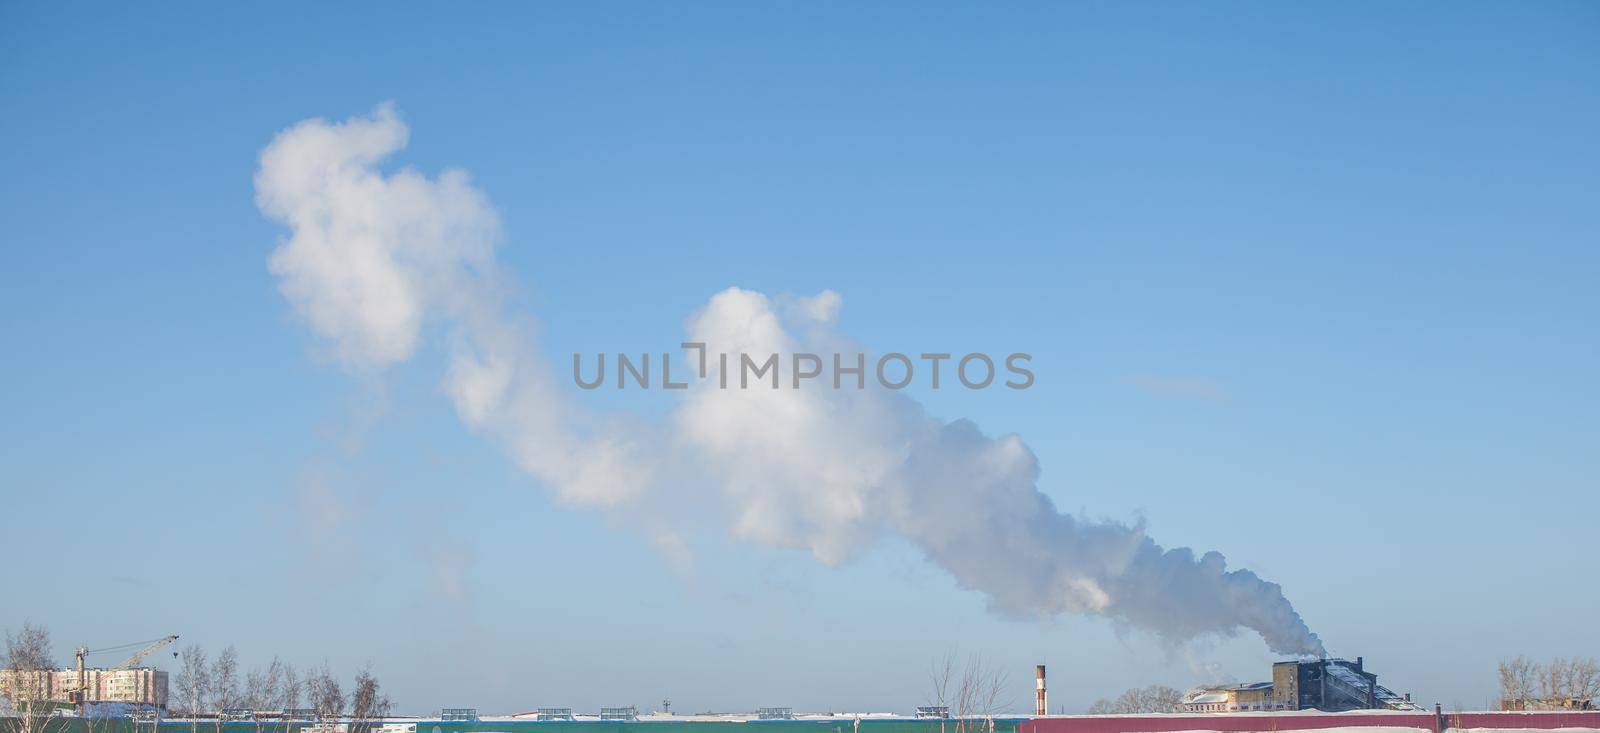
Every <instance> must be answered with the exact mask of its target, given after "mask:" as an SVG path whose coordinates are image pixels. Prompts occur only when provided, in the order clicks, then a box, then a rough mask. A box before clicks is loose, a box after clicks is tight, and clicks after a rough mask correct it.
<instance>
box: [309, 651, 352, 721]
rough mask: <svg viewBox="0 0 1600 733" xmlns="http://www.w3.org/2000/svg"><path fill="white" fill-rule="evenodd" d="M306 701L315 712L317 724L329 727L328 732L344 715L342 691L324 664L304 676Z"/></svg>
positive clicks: (337, 681)
mask: <svg viewBox="0 0 1600 733" xmlns="http://www.w3.org/2000/svg"><path fill="white" fill-rule="evenodd" d="M306 699H307V701H308V702H309V703H310V704H311V707H312V709H314V710H316V712H317V721H318V722H320V723H322V724H323V725H326V726H329V730H332V726H336V725H338V723H339V718H340V717H341V716H342V715H344V702H345V701H344V690H343V689H342V688H340V687H339V680H337V679H334V677H333V673H332V672H329V671H328V664H327V663H326V662H324V663H323V664H322V669H318V670H314V671H312V672H311V673H309V674H308V675H307V676H306Z"/></svg>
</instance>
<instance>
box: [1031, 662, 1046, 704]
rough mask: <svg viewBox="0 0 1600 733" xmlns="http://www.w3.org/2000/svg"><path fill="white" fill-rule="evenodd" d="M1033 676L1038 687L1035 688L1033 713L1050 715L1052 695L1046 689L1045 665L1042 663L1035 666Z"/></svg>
mask: <svg viewBox="0 0 1600 733" xmlns="http://www.w3.org/2000/svg"><path fill="white" fill-rule="evenodd" d="M1033 677H1034V684H1035V685H1036V686H1037V688H1038V689H1036V690H1034V703H1033V714H1034V715H1048V714H1050V697H1049V695H1048V694H1047V693H1046V692H1045V691H1044V665H1042V664H1041V665H1039V666H1037V667H1034V668H1033Z"/></svg>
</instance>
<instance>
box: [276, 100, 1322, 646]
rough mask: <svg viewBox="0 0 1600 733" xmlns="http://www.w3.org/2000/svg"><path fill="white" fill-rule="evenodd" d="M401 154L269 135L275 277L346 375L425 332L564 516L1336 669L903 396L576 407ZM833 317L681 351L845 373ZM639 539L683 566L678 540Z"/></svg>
mask: <svg viewBox="0 0 1600 733" xmlns="http://www.w3.org/2000/svg"><path fill="white" fill-rule="evenodd" d="M407 138H408V129H407V127H406V125H405V124H404V123H403V122H402V121H401V120H400V119H399V117H398V115H397V114H396V112H395V110H394V108H393V107H392V106H390V105H381V106H379V107H378V108H377V109H376V110H375V111H374V112H373V113H372V115H371V116H369V117H357V118H353V119H350V120H347V121H345V122H342V123H330V122H328V121H326V120H321V119H313V120H307V121H304V122H301V123H299V124H297V125H295V126H293V127H291V128H289V129H287V130H284V131H283V132H281V133H279V134H278V135H277V137H275V138H274V139H273V141H272V142H271V144H269V145H268V146H267V147H266V149H264V150H263V151H262V153H261V161H260V169H259V170H258V172H257V173H256V177H255V185H256V194H257V205H258V206H259V208H260V209H261V211H262V212H263V213H264V214H265V215H267V216H268V217H270V218H272V219H274V220H276V221H278V222H280V223H282V224H283V225H284V226H285V227H287V229H288V231H289V234H288V236H287V237H286V238H284V239H283V240H282V241H280V243H279V245H278V247H277V249H276V250H275V251H274V252H273V254H272V256H271V259H270V268H271V271H272V272H273V274H274V275H276V276H277V278H278V280H279V287H280V290H281V292H282V293H283V295H284V297H285V298H286V299H287V300H288V301H289V303H290V304H291V305H292V306H293V307H294V309H295V310H296V312H297V313H298V314H299V315H300V316H302V317H303V318H304V319H305V321H306V323H307V324H308V325H309V326H310V327H311V330H312V331H313V332H315V333H316V334H317V335H318V336H319V337H320V338H321V340H322V341H323V342H325V343H326V344H327V345H328V346H329V348H330V353H331V355H332V356H333V358H335V359H336V360H337V361H338V362H339V363H341V364H343V365H344V366H345V367H346V368H348V369H350V370H351V371H353V372H356V373H361V374H364V373H372V372H376V371H380V370H382V369H384V368H387V367H391V366H394V365H396V364H399V363H402V362H404V361H406V360H407V359H409V358H410V357H411V356H412V355H413V354H414V353H415V352H416V350H417V348H418V344H419V341H420V338H421V335H422V334H423V332H424V330H425V329H427V328H429V327H430V326H433V327H437V328H438V329H440V331H441V332H442V333H444V334H445V335H446V341H447V343H448V344H449V347H448V348H449V349H450V367H449V370H448V374H447V376H446V378H445V391H446V393H447V394H448V395H449V396H450V399H451V400H452V402H453V403H454V405H455V408H456V411H457V414H458V415H459V416H460V418H461V420H462V421H463V422H464V423H465V424H466V425H467V426H469V427H470V428H471V429H473V430H474V431H476V432H478V433H480V434H482V435H484V436H486V437H487V438H489V439H491V440H493V441H494V442H496V443H497V444H499V445H500V446H501V447H502V448H503V449H504V450H505V452H506V453H507V455H508V456H510V457H511V458H512V460H514V461H515V462H516V463H517V465H518V466H519V467H520V468H522V469H523V470H524V471H526V472H527V473H529V474H530V475H532V476H534V477H535V478H537V479H538V480H539V481H540V482H541V483H542V484H544V485H545V486H547V487H548V488H549V489H550V490H551V491H552V492H554V494H555V496H556V497H557V498H558V500H560V501H561V502H563V503H565V504H568V505H574V506H585V507H593V508H598V509H603V510H607V511H611V512H616V513H619V514H627V513H629V512H636V513H637V512H638V508H639V507H644V506H649V505H650V504H651V503H652V502H658V501H662V500H664V498H670V500H671V501H672V502H674V503H680V502H695V503H700V504H703V505H706V506H712V507H715V508H716V509H717V510H718V512H719V514H721V515H725V516H727V517H728V521H729V525H730V526H729V531H731V532H732V533H733V535H735V536H736V537H738V538H740V539H742V540H745V541H749V542H756V543H762V544H766V545H771V546H778V547H788V548H796V549H802V550H805V551H808V552H810V553H811V554H812V555H813V556H814V557H815V558H816V559H817V560H819V561H821V562H823V563H827V564H830V565H833V564H838V563H841V562H843V561H845V560H847V559H848V558H850V557H851V556H852V555H853V554H854V553H856V552H858V551H859V550H860V549H861V548H863V547H864V546H866V545H868V544H870V543H872V542H873V541H875V540H876V539H878V538H880V537H883V536H885V535H888V534H894V535H899V536H901V537H904V538H905V539H907V540H909V541H910V542H912V543H913V544H914V545H916V546H917V547H918V548H920V549H921V550H922V552H923V553H925V554H926V556H927V557H928V558H929V559H930V560H932V561H933V562H935V563H937V564H939V565H940V566H941V567H943V568H944V569H945V570H947V571H948V572H949V573H950V574H951V576H952V577H954V579H955V580H956V582H957V583H959V584H960V585H961V586H963V587H966V588H970V589H973V590H977V591H980V592H982V593H984V594H985V595H986V597H987V598H988V599H989V602H990V606H991V608H992V609H993V610H995V611H996V612H999V613H1003V614H1006V615H1009V616H1015V617H1034V618H1040V617H1050V616H1053V615H1056V614H1061V613H1075V614H1095V615H1100V616H1105V617H1108V618H1110V619H1113V620H1115V621H1116V622H1119V623H1124V624H1128V625H1131V626H1135V627H1138V628H1142V629H1146V630H1149V631H1152V632H1154V633H1156V634H1158V635H1159V636H1161V637H1162V638H1164V639H1166V640H1169V641H1171V642H1173V643H1183V642H1186V641H1188V640H1190V639H1194V638H1196V637H1199V636H1204V635H1212V634H1215V635H1233V634H1236V633H1238V631H1239V630H1241V629H1249V630H1253V631H1255V632H1257V633H1258V634H1260V635H1261V637H1262V639H1263V640H1265V641H1266V643H1267V645H1268V646H1269V647H1271V648H1272V649H1273V650H1274V651H1276V652H1279V653H1285V654H1320V653H1322V652H1323V647H1322V643H1321V641H1320V640H1319V639H1318V638H1317V636H1316V635H1315V634H1313V633H1311V631H1310V630H1309V629H1308V628H1307V627H1306V624H1305V623H1304V622H1303V621H1302V620H1301V618H1300V616H1299V614H1297V613H1296V612H1295V610H1294V608H1293V606H1291V605H1290V603H1289V602H1288V600H1287V599H1285V598H1284V596H1283V593H1282V592H1281V590H1280V588H1279V587H1278V585H1277V584H1275V583H1270V582H1267V581H1264V580H1262V579H1261V578H1259V577H1257V576H1256V575H1255V574H1254V573H1251V572H1250V571H1248V570H1229V569H1228V568H1227V563H1226V561H1225V560H1224V558H1223V557H1222V555H1220V554H1218V553H1216V552H1208V553H1205V554H1204V555H1201V556H1199V557H1196V556H1195V554H1194V552H1193V551H1191V550H1189V549H1188V548H1175V549H1170V550H1168V549H1164V548H1162V547H1161V546H1160V545H1158V544H1156V543H1155V542H1154V541H1153V540H1151V539H1150V538H1149V537H1147V536H1146V534H1145V529H1144V527H1143V526H1142V524H1140V525H1134V526H1128V525H1124V524H1120V523H1116V522H1099V521H1089V520H1085V519H1081V518H1076V517H1073V516H1071V515H1067V514H1063V513H1061V512H1060V511H1059V510H1057V509H1056V507H1055V505H1054V504H1053V503H1052V502H1051V501H1050V499H1049V497H1047V496H1045V495H1044V494H1043V493H1041V492H1040V491H1039V490H1038V488H1037V482H1038V478H1039V464H1038V460H1037V459H1036V458H1035V456H1034V455H1033V452H1032V451H1030V450H1029V449H1028V447H1027V445H1026V444H1024V443H1023V442H1022V439H1021V438H1019V437H1018V436H1016V435H1003V436H999V437H990V436H988V435H985V434H984V433H983V432H982V431H981V430H979V428H978V426H976V425H974V424H973V423H971V422H969V421H967V420H955V421H951V422H945V421H942V420H939V419H937V418H934V417H932V416H930V415H928V414H927V412H926V411H925V410H924V409H923V407H922V406H921V405H920V404H919V403H917V402H916V401H914V400H912V399H910V398H908V397H906V396H905V395H903V394H900V393H897V392H889V391H886V390H881V389H874V388H869V389H865V390H859V391H858V390H852V389H844V390H833V389H829V388H828V386H820V387H819V386H815V385H807V388H802V389H781V390H769V389H751V390H721V389H714V388H706V387H705V386H704V385H707V384H715V383H716V381H717V379H718V375H717V373H716V364H715V362H714V360H713V361H712V362H711V363H710V368H711V371H710V373H709V374H708V375H707V377H706V379H705V380H702V381H700V382H699V383H698V384H696V385H694V386H691V388H690V389H689V391H688V393H687V395H686V396H685V398H684V400H683V401H682V403H681V405H680V406H679V407H678V408H677V409H676V410H675V411H674V413H673V414H672V415H671V416H670V418H668V419H666V420H665V421H656V422H650V421H645V420H642V419H640V418H638V417H635V416H630V415H602V414H596V413H594V412H591V411H588V410H584V409H582V408H581V407H579V406H577V405H575V404H573V403H572V401H571V399H570V397H569V396H568V394H567V392H566V391H565V390H564V389H563V388H562V387H561V386H558V382H557V381H556V380H555V379H554V378H553V375H552V372H551V370H550V368H549V367H548V365H547V363H546V362H545V361H544V359H543V358H542V357H541V356H540V355H539V353H538V349H537V347H536V343H535V340H534V338H533V335H532V333H533V329H532V328H531V327H530V324H529V323H527V322H526V321H523V320H520V319H519V318H517V317H513V316H511V315H510V314H509V313H508V311H509V308H508V307H507V306H506V304H505V302H504V298H503V297H502V295H501V293H502V291H503V289H502V287H501V286H500V278H501V275H500V274H499V272H498V271H497V265H496V260H495V247H496V244H497V242H498V241H499V236H500V227H499V224H498V218H497V216H496V214H495V212H494V209H493V208H492V206H490V204H489V203H488V199H487V197H486V196H485V195H484V194H483V192H481V191H479V190H478V189H476V188H474V187H473V186H472V185H471V183H470V182H469V180H468V178H467V175H466V174H465V173H464V172H461V171H457V170H450V171H445V172H443V173H442V174H440V175H439V176H438V177H437V178H433V179H430V178H428V177H426V176H424V175H422V174H421V173H418V172H417V171H414V170H410V169H402V170H399V171H395V172H392V173H385V172H383V171H380V170H379V169H378V167H377V166H378V164H379V163H381V162H382V161H384V160H385V159H387V157H388V156H390V155H391V154H393V153H395V152H396V151H398V150H400V149H402V148H404V147H405V144H406V141H407ZM841 306H842V299H841V298H840V296H839V295H838V294H836V293H833V292H831V291H824V292H822V293H820V294H818V295H815V296H811V297H802V298H789V297H782V298H769V297H768V296H766V295H764V294H762V293H758V292H753V291H748V290H741V289H739V288H728V289H727V290H724V291H722V292H720V293H717V294H715V295H713V296H712V297H711V299H710V300H709V301H708V302H707V303H706V304H705V305H704V306H703V307H702V308H700V309H699V310H698V311H697V312H696V313H694V314H692V315H691V316H690V317H689V318H688V319H687V321H686V322H685V331H686V337H687V340H688V341H698V342H704V343H706V344H707V351H708V352H709V353H720V352H726V353H763V354H764V353H780V354H783V355H785V356H784V358H786V359H787V358H789V355H792V354H793V353H795V352H809V353H828V352H830V351H831V352H839V351H845V350H847V349H848V347H851V346H852V345H851V344H850V342H849V340H848V338H847V337H846V336H845V335H844V334H843V333H842V332H841V331H840V330H839V328H838V315H839V312H840V310H841ZM684 363H694V362H692V361H685V362H684ZM730 367H731V368H733V369H736V368H737V367H736V366H733V365H731V364H730ZM641 526H643V527H644V528H645V531H647V532H649V533H650V534H651V536H652V537H653V539H654V540H655V541H656V542H657V544H658V545H659V546H660V547H661V548H662V549H663V550H664V551H665V552H666V553H667V554H668V556H669V558H671V559H672V560H673V561H674V562H677V563H684V562H687V553H686V550H685V549H684V548H685V544H684V542H683V540H682V538H681V537H678V536H677V535H676V534H675V532H676V531H677V530H676V529H675V528H674V527H672V526H671V525H669V524H665V523H661V524H649V523H641Z"/></svg>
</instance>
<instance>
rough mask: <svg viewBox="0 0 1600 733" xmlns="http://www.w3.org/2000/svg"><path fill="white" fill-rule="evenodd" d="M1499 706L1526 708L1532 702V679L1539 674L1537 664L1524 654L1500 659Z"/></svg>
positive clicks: (1508, 708) (1517, 708) (1509, 708)
mask: <svg viewBox="0 0 1600 733" xmlns="http://www.w3.org/2000/svg"><path fill="white" fill-rule="evenodd" d="M1499 672H1500V707H1501V708H1502V709H1505V710H1526V709H1527V708H1528V706H1529V705H1530V704H1531V703H1532V702H1533V697H1534V691H1533V688H1534V680H1535V678H1537V677H1539V676H1540V671H1539V665H1538V664H1535V663H1534V662H1533V660H1530V659H1528V658H1527V657H1525V656H1522V655H1517V656H1516V657H1514V658H1511V659H1502V660H1500V668H1499Z"/></svg>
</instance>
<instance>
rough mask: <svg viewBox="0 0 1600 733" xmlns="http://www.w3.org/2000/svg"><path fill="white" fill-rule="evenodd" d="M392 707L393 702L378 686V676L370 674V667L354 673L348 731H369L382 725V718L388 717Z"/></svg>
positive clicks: (362, 732)
mask: <svg viewBox="0 0 1600 733" xmlns="http://www.w3.org/2000/svg"><path fill="white" fill-rule="evenodd" d="M392 707H393V703H391V702H390V701H389V698H388V696H386V695H384V694H383V689H382V688H381V687H379V686H378V678H376V677H373V676H372V670H371V668H370V667H369V668H367V669H363V670H361V671H360V672H358V673H357V674H356V685H355V689H353V690H351V692H350V726H349V732H350V733H371V731H372V729H373V728H374V727H375V726H376V725H382V724H383V719H384V718H387V717H389V709H390V708H392Z"/></svg>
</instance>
